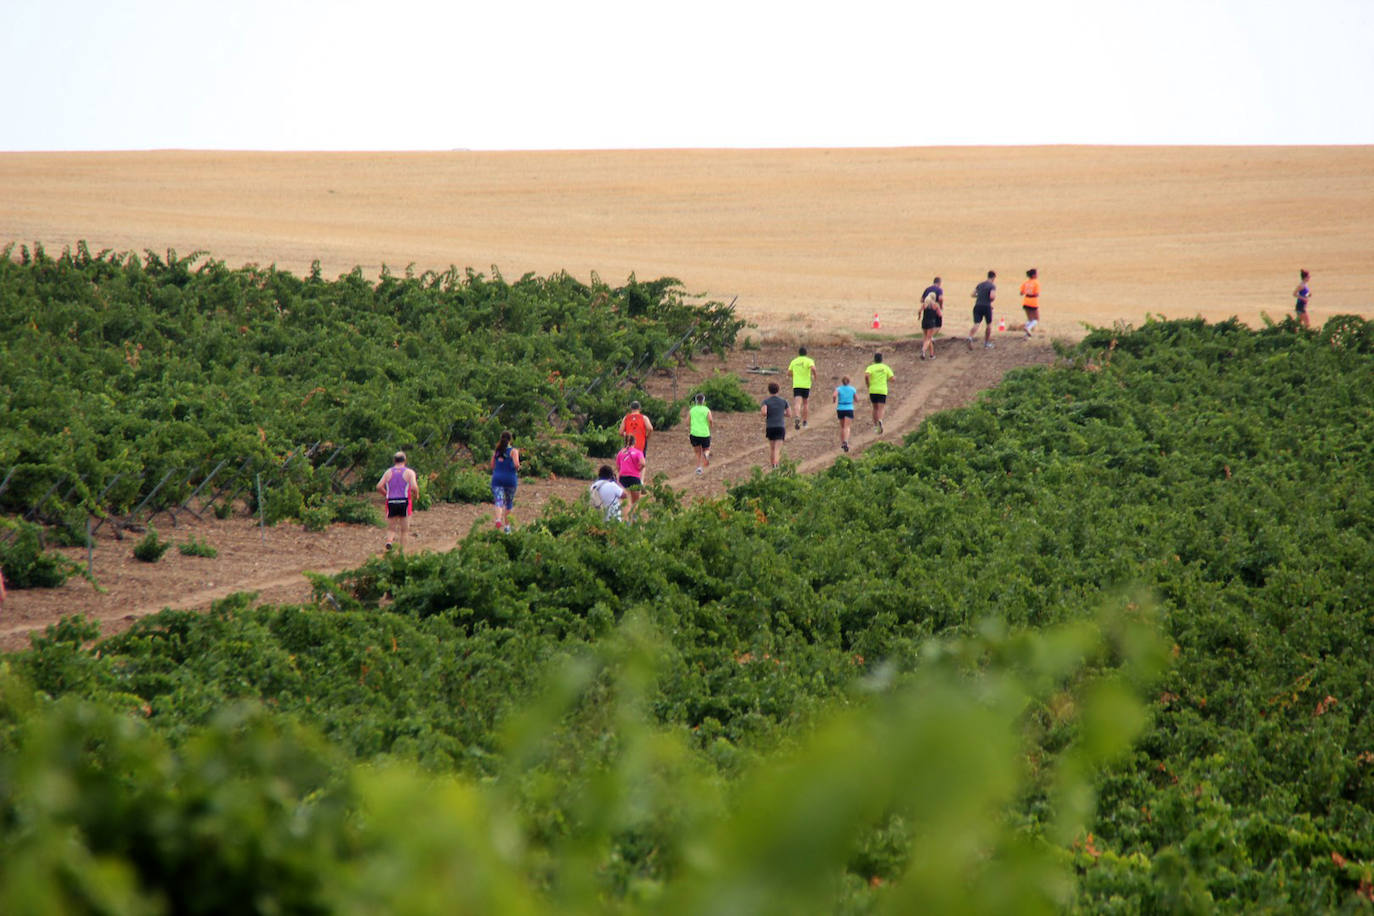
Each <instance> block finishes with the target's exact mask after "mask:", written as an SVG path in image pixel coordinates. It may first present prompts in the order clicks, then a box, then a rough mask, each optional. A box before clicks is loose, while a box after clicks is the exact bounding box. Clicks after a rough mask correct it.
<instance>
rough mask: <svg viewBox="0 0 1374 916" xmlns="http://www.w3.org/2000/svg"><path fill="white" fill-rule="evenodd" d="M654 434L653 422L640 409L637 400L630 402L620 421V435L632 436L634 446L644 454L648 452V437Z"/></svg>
mask: <svg viewBox="0 0 1374 916" xmlns="http://www.w3.org/2000/svg"><path fill="white" fill-rule="evenodd" d="M653 434H654V424H653V423H652V422H651V421H650V420H649V418H648V417H646V416H645V415H644V413H643V411H642V410H640V407H639V402H638V401H631V402H630V412H629V413H627V414H625V416H624V418H623V419H621V421H620V435H622V436H634V439H635V448H637V449H639V450H640V451H641V452H643V453H644V454H645V455H647V454H649V437H650V436H652V435H653Z"/></svg>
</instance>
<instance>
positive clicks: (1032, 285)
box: [1021, 267, 1040, 340]
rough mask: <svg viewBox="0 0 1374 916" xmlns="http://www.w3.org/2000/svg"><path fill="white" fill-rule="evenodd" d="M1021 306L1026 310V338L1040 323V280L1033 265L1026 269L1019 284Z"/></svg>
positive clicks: (1029, 336) (1028, 338) (1027, 338)
mask: <svg viewBox="0 0 1374 916" xmlns="http://www.w3.org/2000/svg"><path fill="white" fill-rule="evenodd" d="M1021 308H1023V309H1025V310H1026V340H1030V338H1031V331H1033V330H1035V326H1036V325H1037V324H1039V323H1040V280H1039V279H1037V272H1036V269H1035V268H1034V267H1032V268H1031V269H1030V270H1028V271H1026V282H1025V283H1022V284H1021Z"/></svg>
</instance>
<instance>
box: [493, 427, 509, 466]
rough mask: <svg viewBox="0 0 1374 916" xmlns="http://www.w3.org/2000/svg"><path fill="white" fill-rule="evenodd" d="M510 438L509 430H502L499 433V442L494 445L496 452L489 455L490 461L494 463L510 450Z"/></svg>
mask: <svg viewBox="0 0 1374 916" xmlns="http://www.w3.org/2000/svg"><path fill="white" fill-rule="evenodd" d="M510 437H511V434H510V430H508V429H507V430H504V431H503V432H502V433H501V441H500V442H497V443H496V450H495V451H494V452H492V453H491V459H492V460H493V461H495V460H496V459H497V458H500V457H501V453H502V452H507V451H509V450H510Z"/></svg>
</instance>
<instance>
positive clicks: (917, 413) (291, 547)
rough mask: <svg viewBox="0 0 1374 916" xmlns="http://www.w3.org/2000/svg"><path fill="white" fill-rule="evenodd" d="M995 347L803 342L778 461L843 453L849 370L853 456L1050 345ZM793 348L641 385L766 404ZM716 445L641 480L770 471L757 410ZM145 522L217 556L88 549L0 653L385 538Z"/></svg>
mask: <svg viewBox="0 0 1374 916" xmlns="http://www.w3.org/2000/svg"><path fill="white" fill-rule="evenodd" d="M996 338H997V343H998V346H997V348H996V349H993V350H984V349H983V348H982V347H981V346H979V347H978V348H977V349H975V350H972V351H971V350H969V349H968V348H967V346H966V345H965V344H964V342H963V340H962V339H955V340H950V339H942V340H940V341H939V342H938V343H937V357H938V358H937V359H936V360H934V361H933V362H927V361H924V360H920V359H919V358H918V354H919V348H920V343H919V339H917V338H912V337H895V338H889V339H885V340H884V339H880V340H875V341H871V342H864V343H855V344H851V345H846V346H833V345H832V346H824V347H811V348H810V354H811V355H812V356H813V357H814V358H815V360H816V363H817V374H816V382H815V388H814V391H815V396H814V397H813V399H812V403H811V413H810V423H809V425H808V427H807V428H806V429H804V430H800V431H794V430H791V429H789V430H788V438H787V441H786V443H785V444H784V446H783V457H784V458H785V459H788V460H792V461H796V462H797V464H798V470H799V471H801V472H802V473H814V472H817V471H820V470H822V469H824V468H825V467H827V466H828V465H829V464H830V463H831V462H832V461H834V459H835V457H836V456H837V455H839V454H841V452H840V449H839V423H838V421H837V420H836V418H835V411H834V408H833V406H832V404H831V400H830V395H831V391H832V390H833V388H834V386H835V385H838V384H839V379H840V376H841V375H849V376H850V377H851V379H852V380H853V381H854V383H855V387H857V388H858V389H859V391H860V394H859V400H858V403H856V409H855V414H856V416H855V421H854V427H853V430H852V433H851V446H852V449H853V451H852V453H851V454H854V455H859V454H862V453H863V451H864V450H865V449H866V448H867V447H868V446H869V445H871V444H872V443H874V442H876V441H879V440H884V441H889V442H900V441H901V439H902V437H903V436H904V435H905V434H906V433H908V432H910V431H911V430H913V429H915V428H916V427H917V426H918V425H919V424H920V422H921V420H923V419H924V418H925V417H926V416H928V415H930V414H931V413H933V412H936V411H939V410H944V409H948V408H951V407H957V406H961V405H963V404H967V403H970V402H971V401H972V400H973V399H974V398H975V397H977V395H978V394H979V393H980V392H982V391H983V390H985V389H987V388H989V387H991V386H993V385H996V384H997V383H998V382H999V381H1000V380H1001V378H1002V376H1003V375H1005V374H1006V372H1008V371H1009V370H1011V369H1014V368H1017V367H1020V366H1025V365H1034V364H1043V363H1048V362H1050V361H1051V360H1052V359H1053V355H1054V354H1053V350H1052V349H1051V347H1050V345H1049V343H1048V341H1045V340H1035V341H1031V342H1024V341H1022V340H1020V333H1019V332H1015V331H1009V332H1007V333H1004V334H999V335H996ZM879 349H880V350H881V351H882V352H883V354H884V360H885V361H886V362H887V363H888V364H889V365H890V366H891V367H892V369H893V371H894V372H895V373H896V378H895V380H894V381H893V383H892V388H891V392H892V393H891V396H890V400H889V404H888V414H887V417H886V419H885V421H884V426H885V430H886V431H885V433H884V434H883V435H882V436H879V435H878V434H877V433H876V432H875V431H874V429H873V427H872V424H871V422H869V419H868V418H869V408H868V404H867V398H866V397H865V392H864V390H863V370H864V367H866V366H867V365H868V364H869V363H870V362H871V361H872V357H873V353H874V352H875V350H879ZM795 352H796V350H795V348H794V347H790V346H781V345H770V346H767V347H764V348H763V349H761V350H741V351H736V352H735V353H732V354H730V355H729V356H728V357H727V358H726V359H725V360H718V359H716V358H715V357H705V358H702V359H699V360H697V361H696V363H695V364H694V366H692V367H690V368H688V369H684V370H682V371H680V372H679V373H678V376H677V378H676V380H674V379H672V378H671V377H661V376H660V377H656V378H654V379H651V380H650V381H649V383H648V385H649V388H650V389H651V390H653V391H654V392H655V393H656V394H660V395H662V396H664V397H671V396H673V395H674V386H676V389H677V395H678V396H685V394H686V392H687V390H688V388H690V387H691V386H692V385H693V384H694V383H695V382H696V381H697V380H698V379H700V378H703V377H706V376H709V375H711V374H712V373H714V372H718V371H729V372H735V373H738V374H739V375H740V377H741V378H742V379H744V383H745V386H746V387H747V388H748V390H749V391H750V393H751V394H754V395H756V396H757V398H758V399H759V400H762V398H763V397H764V396H766V390H767V384H768V382H769V381H777V382H778V383H779V385H780V386H781V387H782V388H783V390H784V394H787V395H790V393H791V385H790V380H789V379H788V377H787V375H786V373H785V371H784V372H780V373H778V374H776V375H766V374H761V373H759V372H755V371H751V370H752V369H768V368H776V369H785V367H786V365H787V363H788V362H789V361H790V360H791V358H792V356H793V355H795ZM712 445H713V447H712V456H713V459H714V460H713V463H712V465H711V467H710V468H709V470H708V471H707V473H706V474H704V475H702V476H700V477H698V476H697V475H696V474H695V467H696V459H695V457H694V455H693V451H692V448H691V446H690V445H689V444H688V442H687V432H686V425H685V423H684V424H679V425H678V426H676V427H674V428H673V429H671V430H668V431H665V432H663V433H661V434H659V435H658V436H657V437H656V438H655V439H654V440H653V441H652V443H651V445H650V448H649V465H648V468H647V472H646V473H647V475H648V477H649V478H651V479H652V478H653V477H654V476H655V475H657V474H658V473H661V472H666V473H667V474H668V475H669V483H670V484H671V485H672V486H673V487H674V488H675V489H677V490H679V491H681V492H682V493H683V494H684V496H685V497H687V498H688V499H708V498H712V497H715V496H719V495H720V494H722V493H723V492H724V491H725V488H726V486H727V485H728V484H729V482H731V481H739V480H743V479H745V478H747V477H748V476H749V474H750V473H751V471H752V469H753V468H755V467H767V464H768V444H767V442H766V441H765V439H764V437H763V421H762V419H761V418H760V417H759V415H758V414H757V413H756V412H750V413H747V414H724V413H719V412H717V413H716V415H715V430H714V441H713V444H712ZM586 486H587V482H586V481H580V480H554V481H549V480H526V481H524V482H522V483H521V485H520V491H519V496H518V498H517V503H516V513H515V516H516V524H517V525H518V524H520V522H521V521H528V520H529V519H531V518H533V517H534V516H535V515H537V514H538V512H539V511H540V510H542V508H543V507H544V506H545V505H546V504H547V503H548V501H549V500H550V499H551V498H553V497H559V498H562V499H565V500H577V499H581V498H583V496H584V493H585V488H586ZM644 507H645V508H646V509H647V510H649V511H652V505H650V504H648V503H645V504H644ZM490 512H491V510H490V507H489V506H487V505H478V506H472V505H466V506H465V505H439V506H436V507H434V508H432V509H430V510H429V511H427V512H422V513H418V514H417V515H416V516H415V517H414V520H413V521H412V523H411V533H412V536H413V538H414V540H413V542H412V544H411V548H410V549H412V550H435V551H445V550H451V549H453V547H454V546H455V545H456V544H457V543H458V541H459V540H460V539H461V538H462V537H463V536H465V535H466V534H467V533H468V531H469V530H471V528H472V526H473V525H474V524H477V523H479V522H485V520H486V519H488V518H489V517H490ZM153 523H154V524H155V525H157V526H158V528H159V532H160V534H161V535H162V537H163V538H165V539H170V540H172V541H173V542H175V543H178V544H180V543H183V542H185V541H186V540H188V539H189V538H191V537H193V536H194V537H196V538H199V539H202V540H204V541H206V542H207V543H209V544H210V545H211V546H213V547H215V548H216V550H217V551H218V556H217V557H215V558H213V559H206V558H200V557H188V556H183V555H182V554H180V553H179V552H178V551H177V550H176V549H172V550H169V551H168V552H167V553H166V554H165V555H164V556H163V558H162V559H161V560H160V561H159V562H157V563H152V564H149V563H142V562H140V561H138V560H136V559H134V557H133V555H132V548H133V542H132V540H130V539H127V538H126V539H125V540H123V541H117V540H115V539H114V538H113V537H109V536H106V537H102V538H100V539H99V540H98V541H97V544H96V546H95V552H94V568H95V578H96V580H97V581H98V582H99V583H100V586H101V588H102V589H103V591H99V592H98V591H96V590H95V589H94V588H93V587H92V586H91V584H90V583H89V582H87V581H86V580H85V579H82V578H74V579H72V580H70V581H68V582H67V584H66V585H64V586H63V587H62V588H58V589H32V590H23V591H11V593H10V597H9V599H8V600H7V601H6V602H5V604H4V606H3V609H2V610H0V650H4V651H15V650H19V649H24V648H27V646H28V639H29V634H30V633H31V632H33V631H35V630H41V629H42V628H44V627H46V626H48V625H49V624H51V623H54V622H56V621H57V620H59V619H61V618H62V617H65V616H68V615H71V614H77V613H82V614H86V615H88V616H90V617H92V618H93V619H95V620H96V621H98V622H99V624H100V626H101V630H102V632H103V633H105V634H107V635H108V634H111V633H115V632H118V631H120V630H122V629H125V628H126V627H128V626H129V625H130V624H131V623H132V622H133V621H135V620H137V619H139V618H141V617H145V616H148V615H150V614H155V613H157V612H158V611H160V610H162V609H163V608H169V607H170V608H178V609H190V608H202V609H203V608H208V607H209V606H210V604H211V602H213V601H216V600H219V599H221V598H225V597H227V596H229V595H231V594H234V593H236V592H254V593H256V594H257V596H258V600H259V601H260V602H264V603H293V602H303V601H308V600H310V597H311V588H310V583H309V580H307V579H306V578H305V576H304V575H303V573H304V572H306V571H312V572H318V573H324V574H334V573H338V572H341V571H343V570H346V569H352V568H355V567H357V566H359V565H361V564H362V563H363V562H364V561H366V560H367V558H368V557H370V556H373V555H374V554H376V553H377V552H378V551H379V550H380V549H381V546H382V542H383V539H384V534H385V533H384V532H383V531H382V530H380V529H376V528H368V527H362V526H356V525H334V526H332V527H331V528H330V529H329V530H327V531H323V532H308V531H304V530H303V529H302V528H301V527H300V526H299V525H297V524H293V523H283V524H280V525H277V526H275V527H272V528H268V529H266V531H261V530H259V528H258V527H257V526H256V525H254V524H253V522H252V521H251V520H250V519H247V518H233V519H228V520H218V519H213V518H207V519H205V520H203V521H202V520H198V519H195V518H194V517H190V516H187V515H186V514H184V513H183V514H182V515H181V516H180V517H179V518H178V520H177V524H175V525H173V524H172V522H171V519H170V517H169V516H165V515H164V516H159V517H156V518H154V519H153ZM63 553H65V554H67V555H68V556H70V557H71V558H72V559H74V560H76V561H78V562H80V563H82V564H84V563H85V561H86V553H85V551H84V550H82V549H69V550H64V551H63Z"/></svg>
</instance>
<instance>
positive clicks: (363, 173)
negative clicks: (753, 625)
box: [0, 147, 1374, 337]
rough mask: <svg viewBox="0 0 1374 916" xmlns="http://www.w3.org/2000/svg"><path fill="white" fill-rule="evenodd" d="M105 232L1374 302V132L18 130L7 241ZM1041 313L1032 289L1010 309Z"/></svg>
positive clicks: (797, 300)
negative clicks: (1030, 135)
mask: <svg viewBox="0 0 1374 916" xmlns="http://www.w3.org/2000/svg"><path fill="white" fill-rule="evenodd" d="M78 239H85V240H87V241H88V243H89V244H90V246H91V248H92V250H99V249H102V248H113V249H118V250H128V249H131V250H136V251H141V250H142V249H144V248H151V249H153V250H155V251H158V252H163V251H164V250H165V249H167V248H169V247H170V248H174V249H176V250H177V251H178V252H179V253H180V254H182V255H185V254H188V253H190V252H191V251H194V250H197V249H205V250H208V251H210V252H212V253H213V255H214V256H215V257H217V258H219V259H221V260H224V261H226V262H227V263H229V264H230V265H232V266H238V265H240V264H243V263H246V262H256V263H259V264H263V265H266V264H272V263H275V264H277V265H278V266H279V267H282V268H284V269H289V270H292V271H298V272H299V271H304V270H306V269H308V267H309V265H310V262H311V261H313V260H316V259H318V260H319V261H320V262H321V263H322V266H323V269H324V271H325V273H326V275H327V276H331V277H332V276H335V275H337V274H339V273H343V272H346V271H348V270H350V269H352V268H353V267H354V266H355V265H358V266H361V267H362V268H363V270H364V271H365V272H366V273H367V274H369V275H375V274H376V273H377V272H378V271H379V269H380V267H381V265H382V264H386V265H388V266H389V267H390V268H391V269H392V270H393V271H394V272H400V271H402V270H404V269H405V268H406V266H407V265H409V264H413V265H414V266H415V268H416V269H417V270H420V271H423V270H426V269H437V270H443V269H446V268H447V267H448V266H450V265H456V266H458V267H460V268H461V267H468V266H470V267H473V268H475V269H477V270H481V271H484V272H485V271H489V270H490V268H491V266H492V265H496V266H497V267H498V268H499V269H500V270H501V272H502V273H503V274H504V275H506V276H507V277H508V278H514V277H517V276H519V275H521V274H523V273H525V272H528V271H534V272H537V273H541V274H542V273H549V272H552V271H557V270H567V271H568V272H570V273H572V274H573V275H574V276H577V277H580V278H583V279H586V278H587V277H589V276H590V274H591V273H592V272H593V271H595V272H597V273H599V274H600V275H601V277H602V278H603V279H605V280H607V281H610V282H613V283H616V282H620V281H623V280H624V279H625V278H626V277H627V276H628V275H629V273H630V272H631V271H634V272H636V273H637V274H638V276H639V277H640V278H645V279H647V278H650V277H657V276H662V275H671V276H675V277H678V278H680V279H681V280H682V281H683V282H684V284H685V285H686V286H687V287H688V288H689V289H690V290H692V291H696V292H701V293H705V294H708V295H710V296H711V297H713V298H719V299H725V300H726V301H729V299H730V298H732V297H734V296H738V297H739V308H740V310H741V313H742V314H743V315H744V316H745V317H747V318H749V319H751V320H752V321H754V322H757V323H758V325H759V326H760V327H761V328H763V329H766V330H776V331H782V332H787V333H798V334H801V335H803V336H815V337H819V336H822V335H823V334H824V333H826V332H831V331H837V332H859V331H864V330H867V329H868V327H869V324H870V322H871V319H872V316H873V314H874V313H875V312H876V313H878V314H879V315H880V316H881V318H882V322H883V330H884V331H892V332H897V333H901V332H905V331H909V330H911V329H912V306H913V304H914V302H915V299H916V297H917V295H918V294H919V292H920V290H921V289H922V288H923V287H924V286H925V285H926V283H928V282H929V281H930V279H931V277H932V276H933V275H935V274H936V273H939V274H941V275H942V276H943V277H944V278H945V281H946V282H945V286H946V289H947V299H948V301H949V302H950V303H951V304H952V305H953V306H955V308H954V309H953V310H952V312H951V314H952V316H953V320H952V321H951V320H948V319H947V327H948V328H949V329H950V330H952V331H957V330H958V329H959V326H960V325H962V324H963V323H964V322H965V320H966V318H965V317H964V312H965V310H964V305H965V304H966V303H967V302H968V299H967V295H968V291H969V290H971V289H972V287H973V285H974V284H975V283H976V282H977V281H978V280H980V279H981V278H982V277H983V275H984V273H985V272H986V271H987V270H988V269H989V268H993V269H996V270H997V271H998V274H999V283H1000V286H1001V293H1002V295H1001V298H1000V301H999V304H1001V305H1003V306H1013V307H1014V306H1016V305H1017V304H1018V303H1019V299H1018V298H1017V297H1016V296H1015V290H1016V287H1017V286H1018V285H1019V283H1020V281H1021V279H1022V278H1023V272H1024V270H1025V268H1027V267H1030V266H1035V267H1038V268H1039V270H1040V273H1041V281H1042V284H1043V288H1044V296H1043V299H1042V302H1043V306H1044V313H1043V316H1042V317H1043V319H1044V320H1043V326H1044V329H1045V330H1046V331H1048V332H1050V333H1051V334H1056V335H1065V336H1073V335H1075V334H1077V333H1078V332H1079V331H1080V330H1081V326H1082V323H1083V322H1089V323H1092V324H1110V323H1111V322H1113V321H1115V320H1118V319H1121V320H1126V321H1129V322H1133V323H1138V322H1139V321H1141V320H1142V319H1143V318H1144V316H1145V315H1147V314H1164V315H1168V316H1171V317H1172V316H1191V315H1198V314H1200V315H1203V316H1205V317H1207V318H1209V319H1222V318H1226V317H1229V316H1231V315H1237V316H1239V317H1240V318H1241V319H1242V320H1244V321H1245V322H1247V323H1249V324H1251V325H1258V324H1259V322H1260V320H1261V313H1262V312H1265V313H1268V314H1269V315H1270V316H1272V317H1279V316H1281V315H1282V314H1284V313H1285V312H1286V311H1287V310H1289V309H1291V307H1292V298H1291V296H1290V292H1291V290H1292V288H1293V287H1294V285H1295V284H1296V281H1297V271H1298V268H1299V267H1306V268H1308V269H1309V270H1311V271H1312V272H1313V283H1312V288H1313V290H1314V293H1315V295H1314V298H1313V303H1312V309H1313V318H1314V321H1315V322H1318V323H1319V322H1320V321H1322V320H1324V318H1325V317H1327V316H1329V315H1331V314H1334V313H1336V312H1355V313H1359V314H1363V315H1365V316H1374V147H1284V148H1278V147H1264V148H1254V147H1215V148H1214V147H1205V148H1197V147H1194V148H1163V147H1148V148H1147V147H1110V148H1104V147H1031V148H919V149H868V150H848V149H847V150H774V151H770V150H752V151H751V150H733V151H732V150H671V151H639V152H635V151H619V152H556V153H543V152H523V153H522V152H505V153H502V152H464V151H455V152H448V153H244V152H235V153H218V152H182V151H166V152H127V153H3V154H0V243H3V242H8V241H14V242H18V243H32V242H34V241H39V242H42V243H43V244H44V245H45V246H46V247H47V249H48V250H49V251H50V252H51V253H56V252H58V251H60V250H61V249H62V247H63V246H64V245H69V244H74V243H75V242H76V241H77V240H78ZM1002 314H1003V315H1005V316H1006V317H1007V318H1008V319H1010V320H1013V321H1016V320H1018V319H1019V317H1020V316H1019V309H1013V310H1011V311H1003V313H1002Z"/></svg>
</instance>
